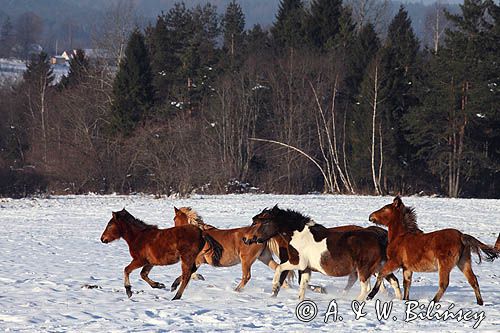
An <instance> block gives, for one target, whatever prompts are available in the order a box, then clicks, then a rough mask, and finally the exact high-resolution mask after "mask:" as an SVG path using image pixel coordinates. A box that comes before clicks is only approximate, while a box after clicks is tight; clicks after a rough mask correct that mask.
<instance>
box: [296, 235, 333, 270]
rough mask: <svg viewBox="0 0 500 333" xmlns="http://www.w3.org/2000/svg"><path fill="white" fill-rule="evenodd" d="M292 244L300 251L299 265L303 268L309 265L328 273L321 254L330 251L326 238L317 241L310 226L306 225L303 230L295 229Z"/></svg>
mask: <svg viewBox="0 0 500 333" xmlns="http://www.w3.org/2000/svg"><path fill="white" fill-rule="evenodd" d="M290 245H292V246H293V247H294V248H295V249H296V250H297V252H298V253H299V264H298V266H299V267H300V269H301V270H304V269H306V268H308V267H309V268H312V269H314V270H316V271H318V272H320V273H323V274H325V275H327V274H326V272H325V270H324V269H323V267H321V256H322V255H323V253H325V252H326V251H328V248H327V247H326V238H324V239H322V240H321V241H319V242H316V241H315V240H314V236H313V234H312V233H311V230H310V229H309V226H308V225H306V226H305V227H304V229H303V230H302V231H297V230H295V231H294V232H293V234H292V239H291V241H290Z"/></svg>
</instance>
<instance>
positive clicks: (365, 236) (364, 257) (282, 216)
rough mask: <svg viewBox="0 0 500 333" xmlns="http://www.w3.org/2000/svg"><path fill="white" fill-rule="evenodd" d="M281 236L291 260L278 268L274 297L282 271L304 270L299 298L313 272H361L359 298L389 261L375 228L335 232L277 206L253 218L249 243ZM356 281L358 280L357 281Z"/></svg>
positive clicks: (394, 283) (393, 282)
mask: <svg viewBox="0 0 500 333" xmlns="http://www.w3.org/2000/svg"><path fill="white" fill-rule="evenodd" d="M276 236H279V237H281V238H282V239H284V240H285V241H286V243H287V249H286V250H287V252H288V260H287V261H286V262H284V263H281V264H280V265H279V266H278V267H276V271H275V274H274V279H273V296H276V295H277V294H278V291H279V280H280V274H281V272H282V271H285V270H292V269H298V270H300V271H302V272H303V273H302V280H301V283H300V292H299V299H301V300H302V299H304V297H305V289H306V286H307V284H308V282H309V278H310V274H311V271H318V272H321V273H323V274H325V275H329V276H347V275H349V276H351V275H353V273H357V276H358V278H359V280H360V281H361V293H360V295H359V296H358V299H359V300H364V298H365V296H366V294H367V293H368V292H369V291H370V277H371V275H373V274H375V273H377V272H378V271H379V269H380V268H381V267H382V263H383V261H384V260H385V247H384V245H383V244H382V243H381V242H380V235H379V234H377V233H376V232H374V231H371V230H365V229H361V230H355V231H347V232H339V231H333V230H329V229H327V228H325V227H324V226H322V225H320V224H317V223H316V222H314V221H313V220H312V219H311V218H309V217H307V216H304V215H302V214H300V213H298V212H295V211H293V210H283V209H280V208H278V206H274V208H272V209H264V210H263V211H262V212H261V213H260V214H258V215H256V216H254V217H253V223H252V226H251V228H250V230H249V231H248V233H247V234H246V235H245V239H244V242H245V243H246V244H254V243H263V242H266V241H267V240H269V239H270V238H272V237H276ZM387 280H388V281H390V282H391V285H392V286H393V288H394V290H395V292H396V294H397V295H400V294H401V293H400V291H399V283H398V280H397V279H396V277H395V276H394V275H389V276H387ZM353 283H354V282H353Z"/></svg>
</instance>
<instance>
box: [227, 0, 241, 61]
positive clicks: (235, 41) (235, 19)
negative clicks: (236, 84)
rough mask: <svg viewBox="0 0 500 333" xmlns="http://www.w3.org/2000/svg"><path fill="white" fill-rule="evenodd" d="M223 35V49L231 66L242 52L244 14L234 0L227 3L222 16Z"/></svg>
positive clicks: (238, 59)
mask: <svg viewBox="0 0 500 333" xmlns="http://www.w3.org/2000/svg"><path fill="white" fill-rule="evenodd" d="M221 25H222V30H223V35H224V41H223V50H224V51H225V53H226V54H227V55H228V57H229V59H230V61H231V66H232V67H233V66H235V65H236V64H237V63H238V62H239V61H240V58H241V56H242V54H243V53H244V50H243V49H244V40H245V15H244V14H243V11H242V9H241V6H240V5H239V4H237V3H236V2H235V1H234V0H233V1H232V2H230V3H229V5H228V6H227V8H226V13H225V14H224V17H223V18H222V22H221Z"/></svg>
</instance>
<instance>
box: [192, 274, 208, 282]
mask: <svg viewBox="0 0 500 333" xmlns="http://www.w3.org/2000/svg"><path fill="white" fill-rule="evenodd" d="M191 279H192V280H195V281H205V278H204V277H203V275H201V274H196V273H193V275H192V276H191Z"/></svg>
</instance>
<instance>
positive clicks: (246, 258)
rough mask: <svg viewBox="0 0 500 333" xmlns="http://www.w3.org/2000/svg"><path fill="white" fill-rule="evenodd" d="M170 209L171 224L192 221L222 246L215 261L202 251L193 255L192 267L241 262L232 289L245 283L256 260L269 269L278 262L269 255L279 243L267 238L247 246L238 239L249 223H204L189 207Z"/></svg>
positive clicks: (189, 222)
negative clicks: (237, 280)
mask: <svg viewBox="0 0 500 333" xmlns="http://www.w3.org/2000/svg"><path fill="white" fill-rule="evenodd" d="M174 212H175V216H174V224H175V225H176V226H183V225H194V226H196V227H198V228H199V229H201V230H203V231H204V232H205V233H206V234H208V235H210V236H211V237H212V238H213V239H215V241H216V242H217V243H219V244H220V245H221V246H222V248H223V249H224V251H223V252H222V256H221V258H220V259H219V260H218V261H217V262H214V261H213V260H212V256H210V255H208V254H207V253H206V252H205V251H202V252H201V253H200V255H199V256H198V258H197V259H196V267H199V266H200V265H201V264H209V265H212V266H216V267H217V266H219V267H229V266H234V265H237V264H239V263H241V271H242V276H241V281H240V283H239V284H238V286H236V288H235V291H242V290H243V288H244V287H245V285H246V284H247V283H248V281H249V280H250V278H251V268H252V265H253V263H254V262H255V261H256V260H259V261H261V262H263V263H264V264H265V265H267V266H269V267H270V268H271V269H272V270H275V269H276V266H278V264H277V263H276V262H275V261H274V260H273V256H272V253H274V254H275V255H279V253H278V251H279V250H278V247H279V245H278V244H277V243H275V242H273V241H269V242H266V243H263V244H254V245H252V246H247V245H245V244H244V243H243V242H242V241H241V239H242V238H243V235H245V234H246V232H247V231H248V229H249V227H242V228H233V229H218V228H216V227H214V226H212V225H210V224H206V223H205V222H204V221H203V218H202V217H201V216H200V215H199V214H198V213H197V212H196V211H195V210H194V209H192V208H191V207H181V208H177V207H174ZM291 277H292V275H290V279H291ZM179 281H180V277H178V278H177V279H176V280H175V281H174V283H173V284H172V287H171V289H172V290H175V289H176V288H177V286H178V285H179Z"/></svg>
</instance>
